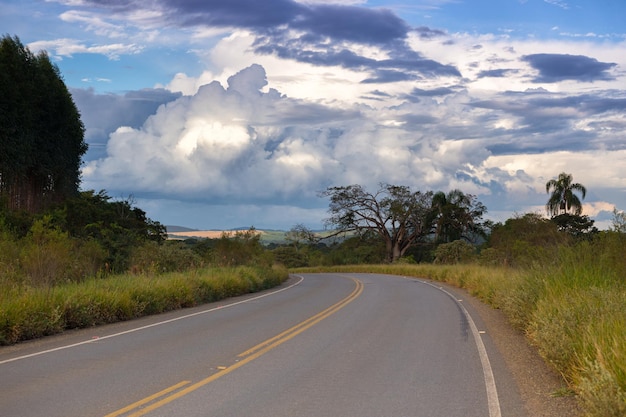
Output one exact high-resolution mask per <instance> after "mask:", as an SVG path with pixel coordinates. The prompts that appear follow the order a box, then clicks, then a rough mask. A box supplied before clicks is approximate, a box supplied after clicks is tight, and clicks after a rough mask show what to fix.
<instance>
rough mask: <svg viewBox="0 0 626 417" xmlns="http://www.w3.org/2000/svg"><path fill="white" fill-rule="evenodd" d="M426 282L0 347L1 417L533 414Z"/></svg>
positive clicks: (383, 283) (294, 287)
mask: <svg viewBox="0 0 626 417" xmlns="http://www.w3.org/2000/svg"><path fill="white" fill-rule="evenodd" d="M451 291H453V290H445V289H443V288H441V287H439V286H438V284H434V283H430V282H428V281H426V280H419V279H409V278H403V277H397V276H387V275H373V274H303V275H298V276H293V277H292V278H291V279H290V280H289V281H288V282H287V283H285V284H284V285H282V286H281V287H279V288H276V289H273V290H269V291H265V292H263V293H258V294H250V295H248V296H245V297H238V298H234V299H229V300H225V301H223V302H219V303H213V304H207V305H203V306H200V307H196V308H193V309H186V310H181V311H177V312H172V313H168V314H163V315H158V316H152V317H148V318H144V319H140V320H134V321H130V322H124V323H118V324H114V325H109V326H102V327H95V328H90V329H86V330H80V331H73V332H68V333H66V334H63V335H60V336H55V337H50V338H44V339H41V340H38V341H34V342H29V343H23V344H20V345H16V346H11V347H4V348H1V349H0V416H2V417H21V416H24V417H31V416H32V417H34V416H37V417H39V416H46V417H56V416H59V417H73V416H76V417H85V416H100V417H103V416H106V417H114V416H124V417H129V416H142V415H146V416H151V417H156V416H163V417H165V416H168V417H171V416H186V417H191V416H203V417H209V416H220V417H225V416H233V417H235V416H237V417H243V416H245V417H249V416H258V417H265V416H267V417H269V416H271V417H281V416H284V417H296V416H306V417H322V416H325V417H339V416H342V417H350V416H355V417H356V416H358V417H374V416H380V417H402V416H407V417H408V416H411V417H422V416H423V417H500V416H504V417H512V416H514V417H527V416H526V414H525V411H524V407H523V405H522V403H521V400H520V398H519V395H518V393H517V390H516V388H515V383H514V382H513V381H512V379H511V376H510V375H509V374H508V372H507V370H506V367H505V366H504V365H503V363H504V362H503V361H502V358H501V357H500V354H499V353H498V352H497V350H496V349H495V347H494V345H493V343H492V342H491V340H490V336H489V332H488V331H487V330H488V329H485V328H483V324H482V323H481V321H480V317H477V315H476V314H475V313H473V311H472V309H471V307H468V306H467V305H466V303H464V302H463V300H459V299H457V297H458V296H456V295H454V294H453V293H452V292H451Z"/></svg>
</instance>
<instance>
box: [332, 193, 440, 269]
mask: <svg viewBox="0 0 626 417" xmlns="http://www.w3.org/2000/svg"><path fill="white" fill-rule="evenodd" d="M320 196H322V197H329V198H330V204H329V209H328V212H329V213H330V217H329V218H328V219H326V224H327V226H332V227H335V228H336V232H335V233H334V234H333V236H336V235H337V234H340V233H350V232H353V233H356V234H358V235H364V234H366V233H368V232H374V233H376V234H377V235H378V236H379V237H380V238H381V239H382V240H383V241H384V243H385V249H386V261H387V262H394V261H396V260H398V259H399V258H401V257H402V256H403V255H404V253H405V252H406V251H407V249H409V248H410V247H411V246H413V245H415V244H417V243H418V242H420V241H421V240H422V239H424V238H425V237H426V236H427V235H428V233H429V225H428V224H427V219H428V213H429V212H430V208H431V199H432V193H431V192H427V193H422V192H420V191H416V192H412V191H411V190H410V189H409V187H406V186H396V185H390V184H380V187H379V189H378V190H377V191H376V192H374V193H370V192H368V191H366V190H365V189H363V187H361V186H360V185H349V186H342V187H329V188H327V189H326V190H325V191H323V192H321V193H320Z"/></svg>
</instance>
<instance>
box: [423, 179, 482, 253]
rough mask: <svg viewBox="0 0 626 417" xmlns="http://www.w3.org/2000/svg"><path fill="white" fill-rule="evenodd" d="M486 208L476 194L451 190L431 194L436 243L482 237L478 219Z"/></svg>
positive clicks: (472, 239)
mask: <svg viewBox="0 0 626 417" xmlns="http://www.w3.org/2000/svg"><path fill="white" fill-rule="evenodd" d="M486 212H487V208H486V207H485V206H484V205H483V204H482V203H481V202H480V201H478V200H477V198H476V196H473V195H471V194H464V193H463V192H462V191H461V190H452V191H450V192H449V193H448V194H446V193H444V192H443V191H439V192H437V193H435V194H434V195H433V199H432V211H431V219H429V220H430V222H432V225H433V226H432V227H433V229H432V231H433V234H434V240H435V242H436V243H450V242H453V241H455V240H459V239H464V240H467V241H470V242H471V241H475V240H476V238H477V237H484V236H485V231H484V228H483V225H482V223H481V222H480V220H481V219H482V216H483V214H485V213H486Z"/></svg>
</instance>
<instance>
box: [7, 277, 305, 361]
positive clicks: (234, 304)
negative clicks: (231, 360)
mask: <svg viewBox="0 0 626 417" xmlns="http://www.w3.org/2000/svg"><path fill="white" fill-rule="evenodd" d="M295 276H297V277H299V278H300V280H299V281H297V282H295V283H293V284H291V285H289V286H288V287H285V288H281V289H279V290H276V291H272V292H268V293H266V294H262V295H258V296H256V297H252V298H247V299H245V300H241V301H236V302H234V303H230V304H225V305H221V306H218V307H213V308H210V309H208V310H202V311H198V312H195V313H191V314H186V315H184V316H180V317H175V318H173V319H169V320H164V321H159V322H157V323H152V324H148V325H146V326H141V327H136V328H134V329H130V330H125V331H123V332H119V333H114V334H110V335H107V336H102V337H98V338H95V339H89V340H84V341H82V342H78V343H73V344H71V345H65V346H59V347H56V348H53V349H48V350H42V351H41V352H35V353H31V354H28V355H23V356H17V357H15V358H11V359H5V360H3V361H0V365H3V364H5V363H9V362H15V361H19V360H21V359H28V358H32V357H34V356H39V355H44V354H46V353H52V352H56V351H58V350H64V349H69V348H73V347H76V346H81V345H86V344H88V343H94V342H98V341H100V340H104V339H110V338H113V337H118V336H123V335H125V334H128V333H134V332H138V331H140V330H145V329H149V328H150V327H156V326H160V325H162V324H168V323H172V322H175V321H178V320H183V319H187V318H190V317H194V316H199V315H201V314H206V313H211V312H213V311H216V310H222V309H224V308H228V307H233V306H236V305H239V304H243V303H247V302H250V301H254V300H258V299H261V298H264V297H268V296H270V295H274V294H278V293H279V292H283V291H286V290H288V289H291V288H293V287H295V286H296V285H298V284H300V283H301V282H302V281H304V277H303V276H300V275H295ZM145 317H148V316H145ZM118 323H121V322H118ZM111 324H113V323H111Z"/></svg>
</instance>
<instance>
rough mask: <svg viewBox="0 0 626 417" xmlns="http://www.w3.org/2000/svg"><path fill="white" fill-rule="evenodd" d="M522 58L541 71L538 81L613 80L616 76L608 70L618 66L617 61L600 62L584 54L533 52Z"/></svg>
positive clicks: (536, 78) (536, 79)
mask: <svg viewBox="0 0 626 417" xmlns="http://www.w3.org/2000/svg"><path fill="white" fill-rule="evenodd" d="M522 60H523V61H526V62H528V63H529V64H530V66H531V67H533V68H534V69H536V70H537V71H539V75H538V76H537V77H535V79H534V82H537V83H555V82H560V81H565V80H577V81H584V82H593V81H601V80H613V79H614V77H613V76H611V74H609V72H608V71H609V70H610V69H611V68H613V67H615V66H617V64H615V63H609V62H600V61H598V60H597V59H595V58H590V57H588V56H584V55H568V54H533V55H525V56H523V57H522Z"/></svg>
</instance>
